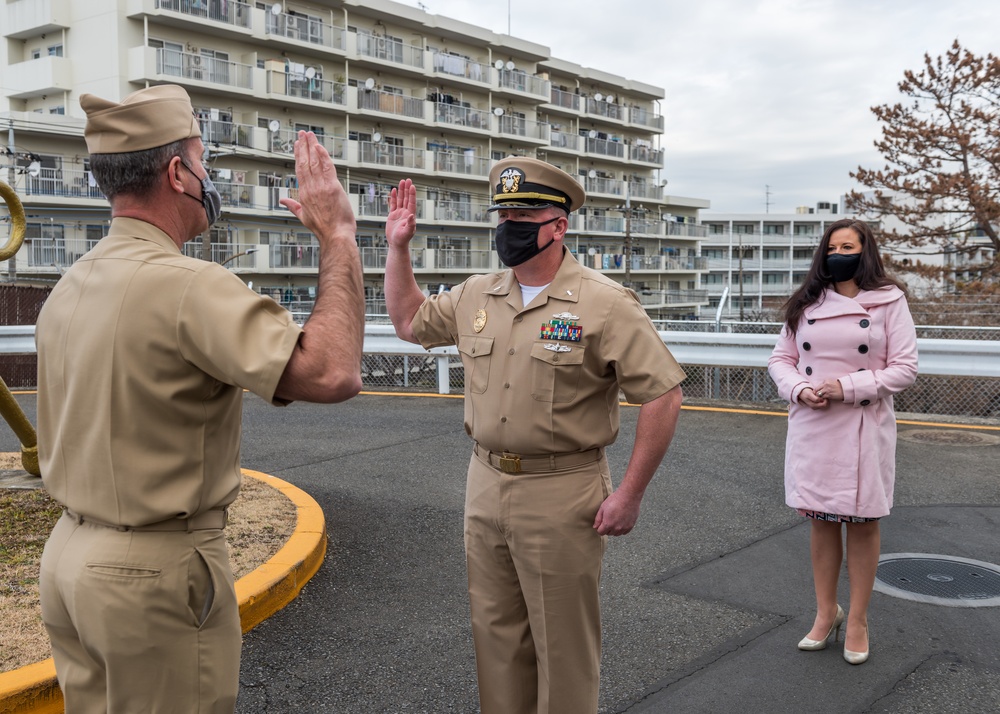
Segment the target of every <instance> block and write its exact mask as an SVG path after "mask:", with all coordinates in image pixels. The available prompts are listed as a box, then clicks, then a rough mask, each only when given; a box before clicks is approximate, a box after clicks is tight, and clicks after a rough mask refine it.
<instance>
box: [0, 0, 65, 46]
mask: <svg viewBox="0 0 1000 714" xmlns="http://www.w3.org/2000/svg"><path fill="white" fill-rule="evenodd" d="M69 3H70V0H14V2H9V3H8V4H7V13H6V14H7V18H6V20H7V21H6V22H5V23H4V25H3V27H4V30H3V36H4V37H9V38H11V39H15V40H24V39H27V38H29V37H38V36H39V35H45V34H48V33H50V32H58V31H60V30H64V29H66V28H68V27H69V26H70V13H69Z"/></svg>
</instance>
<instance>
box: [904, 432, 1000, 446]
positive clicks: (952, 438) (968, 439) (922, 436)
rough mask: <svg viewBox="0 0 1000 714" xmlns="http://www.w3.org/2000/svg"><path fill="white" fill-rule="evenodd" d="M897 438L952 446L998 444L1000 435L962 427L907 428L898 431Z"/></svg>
mask: <svg viewBox="0 0 1000 714" xmlns="http://www.w3.org/2000/svg"><path fill="white" fill-rule="evenodd" d="M899 438H900V439H905V440H906V441H916V442H918V443H921V444H952V445H954V446H993V445H994V444H1000V436H994V435H993V434H983V433H982V432H978V431H966V430H964V429H908V430H906V431H901V432H899Z"/></svg>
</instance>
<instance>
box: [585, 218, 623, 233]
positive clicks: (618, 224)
mask: <svg viewBox="0 0 1000 714" xmlns="http://www.w3.org/2000/svg"><path fill="white" fill-rule="evenodd" d="M583 230H585V231H598V232H601V233H624V232H625V219H624V218H617V217H615V216H587V217H586V218H585V220H584V221H583Z"/></svg>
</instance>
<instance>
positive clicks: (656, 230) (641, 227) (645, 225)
mask: <svg viewBox="0 0 1000 714" xmlns="http://www.w3.org/2000/svg"><path fill="white" fill-rule="evenodd" d="M629 231H630V232H631V233H634V234H639V235H647V236H665V235H666V234H667V227H666V224H665V223H664V222H663V221H651V220H647V219H645V218H633V219H632V220H631V221H630V222H629Z"/></svg>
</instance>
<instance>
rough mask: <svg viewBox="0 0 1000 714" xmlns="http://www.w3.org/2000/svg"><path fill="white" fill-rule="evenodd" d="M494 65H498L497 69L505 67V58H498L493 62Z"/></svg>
mask: <svg viewBox="0 0 1000 714" xmlns="http://www.w3.org/2000/svg"><path fill="white" fill-rule="evenodd" d="M493 66H494V67H496V68H497V69H503V60H497V61H496V62H494V63H493Z"/></svg>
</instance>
